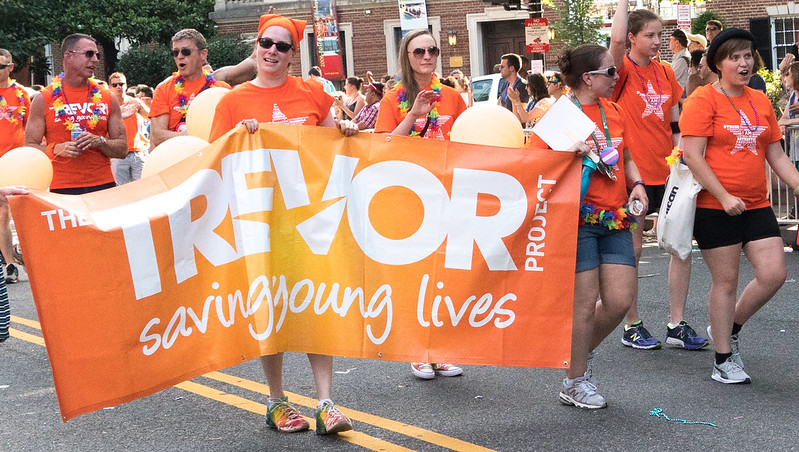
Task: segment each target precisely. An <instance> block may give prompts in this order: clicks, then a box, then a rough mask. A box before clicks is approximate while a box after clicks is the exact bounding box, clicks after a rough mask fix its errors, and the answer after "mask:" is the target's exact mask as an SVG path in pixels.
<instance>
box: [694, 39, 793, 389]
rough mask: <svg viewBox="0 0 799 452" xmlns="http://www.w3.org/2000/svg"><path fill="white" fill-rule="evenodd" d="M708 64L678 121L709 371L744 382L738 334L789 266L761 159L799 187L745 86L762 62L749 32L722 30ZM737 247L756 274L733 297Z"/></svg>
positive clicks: (766, 114) (772, 120) (766, 107)
mask: <svg viewBox="0 0 799 452" xmlns="http://www.w3.org/2000/svg"><path fill="white" fill-rule="evenodd" d="M707 65H708V67H709V68H710V69H711V70H713V72H715V73H717V74H719V80H718V81H717V82H715V83H713V84H712V85H705V86H703V87H700V88H698V89H697V90H696V91H694V93H693V94H691V97H689V98H688V99H687V100H686V102H685V109H684V111H683V117H682V119H681V120H680V127H681V130H683V153H684V156H683V158H684V159H685V163H686V164H687V165H688V167H689V168H690V169H691V173H693V175H694V177H695V178H696V180H697V181H698V182H699V183H700V184H701V185H702V186H703V187H704V190H703V191H702V192H700V194H699V198H698V199H697V209H696V221H695V224H694V238H695V239H696V242H697V243H698V244H699V248H700V249H701V250H702V257H703V258H704V259H705V262H706V263H707V267H708V269H709V270H710V276H711V280H712V285H711V288H710V327H709V328H708V333H711V332H712V336H711V337H712V338H713V339H714V341H713V347H714V348H715V350H716V355H715V363H714V366H713V373H712V374H711V377H712V378H713V379H714V380H716V381H719V382H722V383H749V382H750V381H751V379H750V378H749V375H748V374H747V373H746V372H744V364H743V360H742V359H741V354H740V352H739V350H738V334H739V332H740V330H741V327H742V326H743V324H744V322H746V321H747V320H749V318H750V317H752V316H753V315H754V314H755V313H756V312H757V311H758V310H759V309H760V308H762V307H763V306H764V305H765V304H766V302H768V301H769V300H770V299H771V297H772V296H774V294H775V293H776V292H777V290H779V288H780V287H781V286H782V284H783V283H784V282H785V278H786V274H787V272H786V269H785V253H784V251H783V244H782V238H781V237H780V230H779V226H778V225H777V220H776V218H775V216H774V211H773V210H772V209H771V206H770V203H769V200H768V191H767V190H768V189H767V187H768V184H767V181H766V175H765V172H764V171H763V165H764V161H765V162H768V164H769V165H770V166H771V168H772V170H774V173H776V174H777V176H779V178H780V179H782V180H783V181H785V182H786V183H787V184H788V185H789V186H791V187H792V188H796V187H799V172H797V170H796V168H795V167H794V166H793V164H792V163H791V161H790V159H789V158H788V156H787V155H785V153H784V152H783V149H782V146H781V145H780V138H781V136H782V134H781V133H780V130H779V125H778V124H777V118H776V115H775V113H774V109H773V108H772V107H771V103H770V102H769V100H768V98H767V97H766V95H765V94H763V93H762V92H760V91H757V90H753V89H751V88H748V87H747V84H748V82H749V78H750V77H751V76H752V74H754V73H755V72H756V71H757V69H758V66H759V64H758V63H756V59H755V38H754V36H752V34H751V33H749V32H748V31H745V30H740V29H737V28H730V29H726V30H724V31H722V32H721V33H719V35H718V36H716V38H715V39H714V40H713V42H712V43H711V45H710V48H709V49H708V53H707ZM741 251H743V252H744V254H745V255H746V258H747V259H748V260H749V263H750V264H752V267H753V268H754V273H755V279H753V280H752V281H750V282H749V283H748V284H747V285H746V287H745V288H744V290H743V292H742V293H741V296H740V297H736V295H737V293H738V272H739V266H740V260H741ZM736 298H737V299H736Z"/></svg>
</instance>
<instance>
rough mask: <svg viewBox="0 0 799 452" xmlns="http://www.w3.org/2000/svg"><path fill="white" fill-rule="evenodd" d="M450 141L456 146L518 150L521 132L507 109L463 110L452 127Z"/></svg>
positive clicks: (522, 139) (518, 123)
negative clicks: (472, 145)
mask: <svg viewBox="0 0 799 452" xmlns="http://www.w3.org/2000/svg"><path fill="white" fill-rule="evenodd" d="M450 139H451V140H452V141H458V142H460V143H469V144H481V145H484V146H502V147H506V148H520V147H522V146H524V129H522V124H521V123H520V122H519V118H517V117H516V115H514V114H513V113H511V111H510V110H508V109H507V108H505V107H501V106H499V105H475V106H474V107H470V108H467V109H466V111H464V112H463V113H461V115H460V116H458V119H456V120H455V122H454V123H453V124H452V130H451V132H450Z"/></svg>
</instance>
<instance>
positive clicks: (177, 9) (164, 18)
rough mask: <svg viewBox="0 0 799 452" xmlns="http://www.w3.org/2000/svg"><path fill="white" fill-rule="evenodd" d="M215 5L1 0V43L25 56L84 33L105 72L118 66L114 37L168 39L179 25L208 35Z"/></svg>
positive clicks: (200, 0) (205, 1) (195, 0)
mask: <svg viewBox="0 0 799 452" xmlns="http://www.w3.org/2000/svg"><path fill="white" fill-rule="evenodd" d="M213 10H214V0H191V1H185V0H81V1H71V2H65V1H60V0H0V46H4V47H5V48H7V49H8V50H9V51H11V52H12V54H13V55H15V59H17V55H19V56H21V57H23V58H22V59H23V60H24V57H26V56H31V55H36V54H37V53H38V54H41V53H42V48H43V47H44V45H46V44H48V43H50V42H60V41H61V40H62V39H64V37H66V36H67V35H69V34H72V33H85V34H88V35H91V36H92V37H94V38H95V39H97V41H98V43H99V44H100V46H101V47H102V49H101V51H102V52H103V53H104V54H105V55H104V60H105V65H106V72H107V73H108V72H109V71H113V70H114V68H115V66H116V61H117V49H116V45H115V39H117V38H127V39H128V40H129V41H131V42H132V43H137V44H146V43H159V44H164V45H166V44H168V43H169V41H170V39H171V38H172V35H174V34H175V32H177V31H178V30H180V29H182V28H195V29H197V30H198V31H200V32H201V33H203V34H204V35H205V36H206V38H207V37H209V36H211V35H213V33H214V23H213V21H211V20H210V19H209V18H208V14H209V13H211V12H212V11H213Z"/></svg>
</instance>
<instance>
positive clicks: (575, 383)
mask: <svg viewBox="0 0 799 452" xmlns="http://www.w3.org/2000/svg"><path fill="white" fill-rule="evenodd" d="M558 400H560V403H562V404H564V405H573V406H576V407H578V408H586V409H589V410H596V409H599V408H605V407H607V406H608V404H607V403H605V398H604V397H602V396H601V395H599V394H598V393H597V392H596V386H594V384H593V383H591V382H590V381H588V379H586V378H585V376H582V377H577V378H575V379H574V380H571V382H569V379H568V378H565V379H564V380H563V388H562V389H561V390H560V394H558Z"/></svg>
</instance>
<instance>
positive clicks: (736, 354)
mask: <svg viewBox="0 0 799 452" xmlns="http://www.w3.org/2000/svg"><path fill="white" fill-rule="evenodd" d="M738 334H741V333H740V332H739V333H738ZM738 334H733V335H732V336H730V351H731V352H732V360H733V361H735V364H737V365H738V366H739V367H740V368H741V369H743V368H744V362H743V360H742V359H741V351H740V348H739V343H738ZM707 337H709V338H710V340H711V341H712V340H713V335H712V334H710V325H708V326H707Z"/></svg>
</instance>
